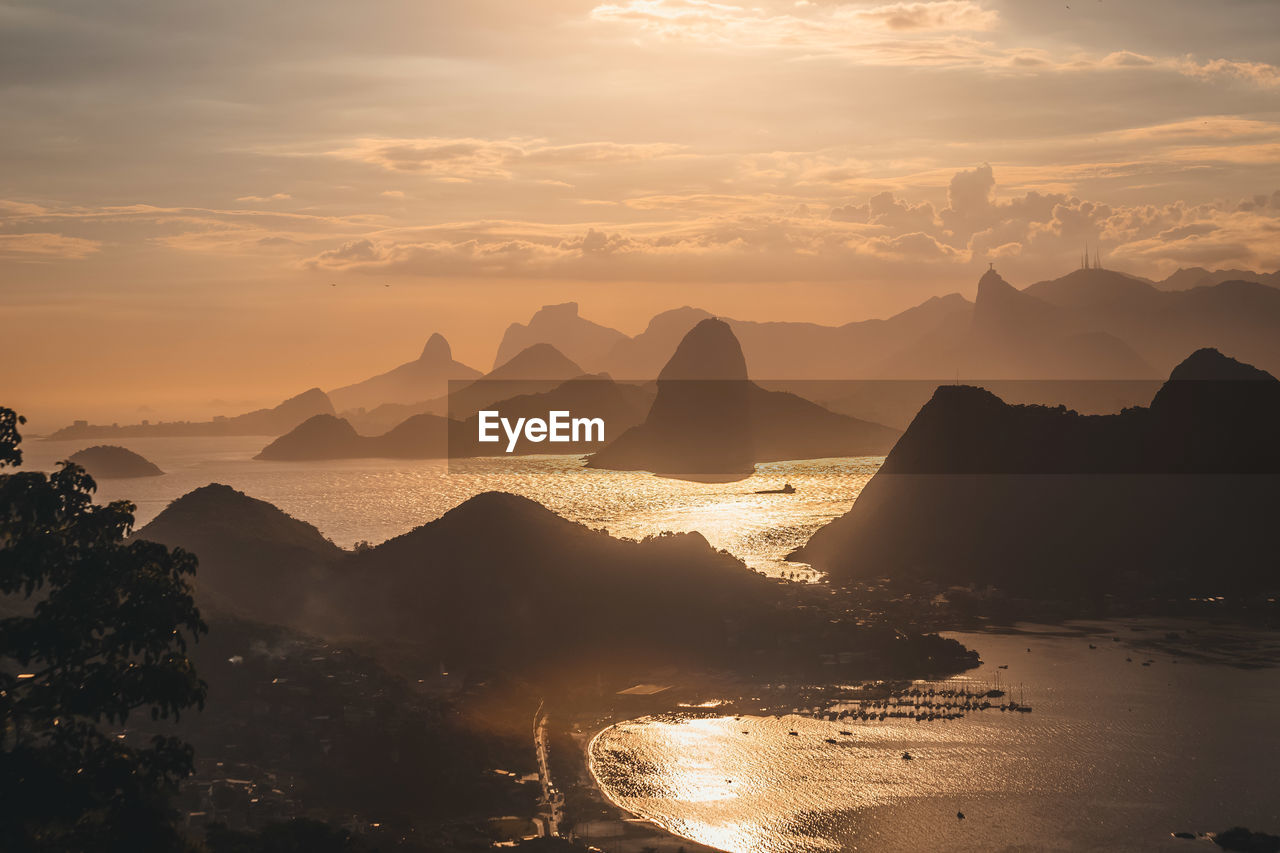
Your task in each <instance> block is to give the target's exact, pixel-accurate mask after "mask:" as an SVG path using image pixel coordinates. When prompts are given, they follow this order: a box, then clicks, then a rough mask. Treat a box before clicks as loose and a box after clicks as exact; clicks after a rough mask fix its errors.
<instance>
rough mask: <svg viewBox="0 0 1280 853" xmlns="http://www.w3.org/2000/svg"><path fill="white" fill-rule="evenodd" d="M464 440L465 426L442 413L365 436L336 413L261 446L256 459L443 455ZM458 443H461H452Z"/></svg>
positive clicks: (319, 416) (421, 456)
mask: <svg viewBox="0 0 1280 853" xmlns="http://www.w3.org/2000/svg"><path fill="white" fill-rule="evenodd" d="M463 440H464V433H463V426H462V424H460V423H458V422H457V421H454V420H451V419H449V418H445V417H441V416H439V415H410V416H409V417H408V418H405V420H404V421H403V422H402V423H400V424H398V425H396V426H395V427H394V428H392V429H390V430H388V431H387V432H385V433H383V434H381V435H373V436H365V435H360V434H358V433H357V432H356V430H355V428H354V427H353V426H352V425H351V423H350V422H349V421H347V420H345V419H343V418H339V417H336V416H334V415H316V416H315V417H313V418H310V419H309V420H307V421H304V422H303V423H301V424H299V425H298V427H297V428H296V429H294V430H293V431H291V432H289V433H286V434H285V435H282V436H280V437H279V438H277V439H276V440H275V441H273V442H271V443H270V444H268V445H267V446H266V447H264V448H263V449H262V452H260V453H259V454H258V455H257V456H255V457H254V458H255V459H268V460H276V461H295V462H299V461H313V460H319V459H367V458H374V457H383V458H390V459H444V458H446V457H447V456H449V454H450V447H451V444H450V442H451V441H452V442H461V441H463ZM453 446H458V445H453Z"/></svg>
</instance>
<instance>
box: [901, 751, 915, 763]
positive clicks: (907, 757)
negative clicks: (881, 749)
mask: <svg viewBox="0 0 1280 853" xmlns="http://www.w3.org/2000/svg"><path fill="white" fill-rule="evenodd" d="M914 758H915V756H914V755H912V754H911V753H909V752H904V753H902V760H903V761H911V760H912V759H914Z"/></svg>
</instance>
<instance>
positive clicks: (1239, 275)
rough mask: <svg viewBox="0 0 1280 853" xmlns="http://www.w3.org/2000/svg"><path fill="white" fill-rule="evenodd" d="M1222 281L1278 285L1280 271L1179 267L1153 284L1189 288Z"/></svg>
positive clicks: (1279, 282)
mask: <svg viewBox="0 0 1280 853" xmlns="http://www.w3.org/2000/svg"><path fill="white" fill-rule="evenodd" d="M1224 281H1256V282H1258V283H1260V284H1269V285H1271V286H1272V287H1280V272H1272V273H1260V272H1254V271H1253V270H1235V269H1232V270H1213V271H1212V272H1211V271H1209V270H1207V269H1205V268H1204V267H1189V268H1186V269H1182V268H1180V269H1178V271H1177V272H1175V273H1173V274H1172V275H1170V276H1168V277H1167V278H1165V279H1164V280H1163V281H1158V282H1155V286H1156V287H1158V288H1159V289H1160V290H1190V289H1191V288H1193V287H1211V286H1212V285H1215V284H1222V283H1223V282H1224Z"/></svg>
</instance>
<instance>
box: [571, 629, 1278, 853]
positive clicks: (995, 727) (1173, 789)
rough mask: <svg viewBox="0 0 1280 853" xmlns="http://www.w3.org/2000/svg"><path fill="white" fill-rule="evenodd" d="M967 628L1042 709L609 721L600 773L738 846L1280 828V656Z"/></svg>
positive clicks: (986, 676) (986, 675) (728, 846)
mask: <svg viewBox="0 0 1280 853" xmlns="http://www.w3.org/2000/svg"><path fill="white" fill-rule="evenodd" d="M954 636H956V637H957V639H959V640H960V641H961V642H963V643H965V644H966V645H968V646H970V647H972V648H976V649H978V650H979V651H980V652H981V653H982V655H983V659H984V660H985V661H986V663H985V664H984V666H983V668H982V669H980V670H977V671H974V672H971V673H968V674H967V676H968V677H969V678H972V679H974V680H976V681H984V680H994V679H995V677H996V674H997V670H996V667H997V666H998V665H1000V664H1002V663H1003V664H1007V665H1008V666H1009V669H1008V670H1004V671H1000V672H999V674H1000V676H1001V677H1002V680H1005V681H1009V682H1012V683H1013V684H1018V683H1024V684H1025V686H1026V691H1027V700H1028V701H1029V702H1031V703H1032V704H1034V706H1035V711H1034V713H1031V714H1012V713H1003V714H1001V713H998V712H992V711H986V712H983V713H981V714H971V715H968V716H966V717H964V718H963V719H960V720H951V721H946V722H943V721H935V722H924V723H920V722H914V721H910V720H893V719H889V720H886V721H884V722H879V721H866V722H859V721H857V720H842V721H840V722H838V723H836V722H824V721H821V720H816V719H809V718H802V717H796V716H787V717H782V718H773V717H743V718H742V719H735V718H733V717H725V716H720V717H708V718H700V719H684V720H679V721H672V720H670V719H663V720H657V719H642V720H635V721H630V722H624V723H620V724H618V725H617V726H614V727H612V728H610V729H607V730H605V731H604V732H602V733H601V734H600V735H599V736H598V737H597V739H596V740H595V742H594V744H593V747H592V751H591V758H592V767H593V770H594V772H595V773H596V775H597V778H598V779H599V780H600V782H601V784H602V785H603V786H604V788H605V789H606V791H607V792H608V793H609V794H610V796H611V797H612V798H614V800H615V801H616V802H618V803H619V804H620V805H622V806H623V807H624V808H627V809H629V810H631V811H633V812H636V813H638V814H641V815H643V816H645V817H648V818H650V819H652V820H654V821H655V822H657V823H659V824H661V825H663V826H665V827H667V828H668V829H670V830H672V831H674V832H676V833H678V834H680V835H683V836H685V837H687V838H691V839H694V840H696V841H700V842H702V843H704V844H709V845H711V846H714V847H719V848H721V849H724V850H730V851H742V852H743V853H747V851H751V853H757V851H758V853H775V851H776V852H777V853H780V851H826V850H981V849H1006V848H1018V849H1036V850H1039V849H1054V850H1061V849H1070V850H1078V849H1123V850H1168V849H1182V848H1180V847H1174V846H1172V845H1177V844H1183V843H1184V842H1181V841H1177V840H1175V839H1172V838H1171V837H1170V833H1171V832H1176V831H1182V830H1191V831H1213V830H1222V829H1226V828H1228V827H1230V826H1233V825H1236V824H1243V825H1246V826H1252V827H1253V828H1255V829H1263V830H1266V829H1268V828H1270V829H1271V831H1275V828H1276V827H1280V800H1277V798H1276V797H1275V787H1274V761H1275V758H1276V757H1277V756H1278V755H1280V730H1277V727H1276V726H1275V724H1274V720H1275V718H1274V714H1275V710H1274V709H1275V708H1276V704H1277V701H1280V672H1277V671H1275V670H1256V671H1244V670H1237V669H1230V668H1227V667H1224V666H1214V665H1205V664H1195V663H1190V662H1187V661H1181V662H1179V663H1176V664H1175V663H1173V662H1172V660H1173V659H1172V658H1170V657H1168V656H1167V655H1156V656H1155V659H1154V660H1155V662H1154V663H1153V664H1152V665H1151V666H1149V667H1142V666H1141V665H1140V662H1138V661H1136V660H1135V661H1134V662H1133V663H1126V662H1125V658H1126V657H1128V656H1130V654H1131V653H1130V652H1128V651H1127V650H1125V649H1124V648H1123V647H1122V646H1121V645H1120V644H1113V643H1110V642H1106V643H1099V644H1098V646H1099V648H1097V649H1090V648H1089V645H1088V641H1087V640H1085V639H1078V638H1071V639H1064V638H1051V637H1035V638H1033V639H1028V638H1027V637H1025V636H1012V637H1010V636H995V635H985V634H983V635H972V634H956V635H954ZM1028 646H1030V648H1031V651H1030V652H1027V651H1026V649H1027V647H1028ZM1143 659H1145V657H1144V658H1143ZM840 730H847V731H849V732H851V734H850V735H848V736H842V735H840V734H839V731H840ZM792 731H794V732H796V733H797V734H796V736H792V735H790V734H789V733H790V732H792ZM744 732H745V733H744ZM828 738H832V739H834V740H835V741H836V743H834V744H832V743H828V742H827V739H828ZM904 751H909V752H910V753H911V754H912V756H913V757H914V760H912V761H905V760H903V758H902V754H903V752H904ZM957 812H963V813H964V814H965V819H964V820H960V819H958V818H957ZM1186 843H1189V842H1186ZM1193 849H1194V848H1193Z"/></svg>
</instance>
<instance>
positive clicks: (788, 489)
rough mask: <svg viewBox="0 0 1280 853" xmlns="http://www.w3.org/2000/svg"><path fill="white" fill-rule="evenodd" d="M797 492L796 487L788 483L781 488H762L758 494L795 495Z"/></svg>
mask: <svg viewBox="0 0 1280 853" xmlns="http://www.w3.org/2000/svg"><path fill="white" fill-rule="evenodd" d="M795 493H796V487H795V486H793V485H791V484H790V483H787V484H786V485H785V486H783V487H782V488H781V489H760V490H759V491H757V492H756V494H757V495H794V494H795Z"/></svg>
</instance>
